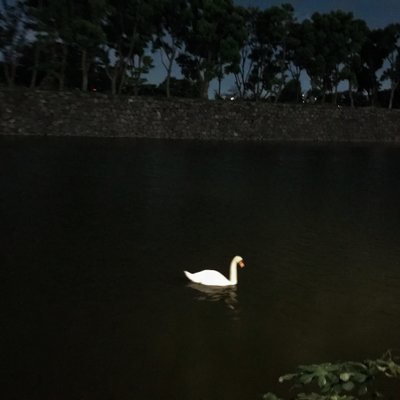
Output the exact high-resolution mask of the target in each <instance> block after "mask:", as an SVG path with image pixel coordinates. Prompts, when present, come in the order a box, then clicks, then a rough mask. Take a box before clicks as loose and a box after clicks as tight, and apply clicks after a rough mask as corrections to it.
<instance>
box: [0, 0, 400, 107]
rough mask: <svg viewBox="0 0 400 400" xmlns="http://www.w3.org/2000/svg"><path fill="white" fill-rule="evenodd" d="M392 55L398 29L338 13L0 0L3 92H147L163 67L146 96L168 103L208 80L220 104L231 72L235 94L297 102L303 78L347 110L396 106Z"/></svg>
mask: <svg viewBox="0 0 400 400" xmlns="http://www.w3.org/2000/svg"><path fill="white" fill-rule="evenodd" d="M399 49H400V24H390V25H388V26H387V27H384V28H382V29H369V27H368V26H367V24H366V23H365V21H363V20H360V19H357V18H355V17H354V16H353V14H352V13H349V12H344V11H341V10H336V11H331V12H329V13H324V14H321V13H314V14H313V15H312V16H311V17H310V18H307V19H305V20H303V21H298V20H297V19H296V17H295V10H294V8H293V6H292V5H290V4H282V5H279V6H272V7H269V8H266V9H258V8H251V7H239V6H237V5H236V4H235V3H234V1H233V0H18V1H11V0H0V64H1V69H0V84H1V83H2V84H3V85H6V86H9V87H12V86H14V85H20V86H23V85H24V86H29V87H31V88H35V87H39V88H47V89H50V88H51V89H59V90H63V89H64V88H79V89H80V90H82V91H89V90H99V91H105V92H109V93H112V94H113V95H119V94H124V93H130V94H141V92H142V93H143V94H144V93H146V92H149V90H147V89H146V85H147V84H148V82H147V74H148V73H149V72H150V70H151V69H152V68H154V65H155V64H157V63H161V66H163V67H164V73H165V75H164V76H165V81H164V82H163V83H162V84H160V85H159V88H158V89H157V90H156V91H154V90H152V91H151V92H152V93H153V94H154V93H155V94H157V95H165V96H167V97H170V96H174V95H175V96H176V95H180V94H181V91H180V90H177V89H176V88H178V87H190V88H192V89H191V90H190V91H189V93H191V96H198V97H203V98H207V97H208V93H209V87H210V82H211V81H213V80H215V81H216V82H217V90H216V96H217V97H218V98H222V97H223V96H224V94H223V93H222V82H223V80H224V79H225V78H226V77H227V76H230V77H231V78H230V80H231V81H232V82H233V86H232V88H231V89H230V92H231V95H233V96H234V97H236V98H242V99H249V100H263V101H273V102H278V101H296V102H300V101H305V100H304V99H305V97H304V93H302V92H303V88H302V87H301V84H302V83H303V84H304V82H306V81H307V79H308V82H309V84H308V85H307V86H309V87H310V90H309V92H310V94H311V97H312V98H313V99H314V100H315V99H316V101H319V102H327V101H329V102H331V103H333V104H338V103H340V102H343V101H344V102H346V101H347V103H348V104H349V105H352V106H353V105H355V103H357V99H358V98H360V97H362V98H363V99H364V104H369V105H379V104H381V105H385V106H388V107H395V106H398V103H399V100H398V98H397V97H398V95H397V90H398V87H399V83H400V54H399ZM177 74H178V76H177ZM179 75H181V76H183V79H180V78H179ZM172 78H173V85H171V79H172ZM178 81H182V82H183V83H182V84H178V83H177V82H178ZM346 82H347V89H346V90H345V91H344V92H343V87H344V86H343V85H344V84H345V83H346ZM339 88H341V90H342V94H341V96H338V93H339Z"/></svg>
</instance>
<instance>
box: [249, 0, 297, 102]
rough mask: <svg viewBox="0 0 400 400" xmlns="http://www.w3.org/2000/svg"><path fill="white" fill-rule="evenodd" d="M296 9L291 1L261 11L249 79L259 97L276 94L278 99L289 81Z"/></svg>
mask: <svg viewBox="0 0 400 400" xmlns="http://www.w3.org/2000/svg"><path fill="white" fill-rule="evenodd" d="M293 12H294V9H293V7H292V6H291V5H290V4H282V5H281V6H275V7H270V8H268V9H266V10H264V11H261V12H259V13H258V14H257V17H256V20H255V24H254V35H253V39H252V45H251V47H252V50H251V52H250V54H249V58H250V59H251V61H252V69H251V73H250V76H249V80H248V87H249V89H250V90H251V92H252V96H253V97H254V98H255V99H259V98H261V97H265V98H271V97H272V98H274V99H275V102H276V101H278V99H279V96H280V94H281V92H282V90H283V88H284V86H285V84H286V79H287V70H288V44H289V36H290V33H291V29H292V28H291V27H292V24H294V22H295V20H294V16H293Z"/></svg>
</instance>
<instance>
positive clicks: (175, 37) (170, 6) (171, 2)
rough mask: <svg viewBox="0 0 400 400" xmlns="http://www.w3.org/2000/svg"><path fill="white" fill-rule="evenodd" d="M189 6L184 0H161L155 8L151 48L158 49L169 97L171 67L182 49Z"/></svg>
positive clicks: (188, 19)
mask: <svg viewBox="0 0 400 400" xmlns="http://www.w3.org/2000/svg"><path fill="white" fill-rule="evenodd" d="M189 21H190V8H189V6H188V3H187V1H186V0H162V1H161V2H160V4H159V7H158V8H157V16H156V33H155V40H154V41H153V48H154V49H159V50H160V55H161V63H162V65H163V66H164V68H165V70H166V73H167V76H166V79H165V82H164V83H165V93H166V96H167V97H170V95H171V91H170V79H171V73H172V67H173V64H174V62H175V59H176V57H177V55H178V51H179V50H181V49H182V46H183V40H184V37H185V35H187V33H188V24H189Z"/></svg>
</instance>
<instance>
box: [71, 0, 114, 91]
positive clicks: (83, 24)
mask: <svg viewBox="0 0 400 400" xmlns="http://www.w3.org/2000/svg"><path fill="white" fill-rule="evenodd" d="M107 11H108V7H107V2H106V0H75V4H74V15H73V18H72V21H71V23H72V31H73V42H74V46H76V47H77V48H78V49H79V52H80V53H81V73H82V83H81V89H82V91H87V90H88V72H89V68H90V65H91V64H92V63H93V61H94V58H95V56H96V55H98V53H99V46H100V44H101V43H103V42H104V40H105V32H104V30H103V26H102V24H101V21H102V20H103V19H104V18H105V16H106V14H107Z"/></svg>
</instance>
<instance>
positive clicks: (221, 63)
mask: <svg viewBox="0 0 400 400" xmlns="http://www.w3.org/2000/svg"><path fill="white" fill-rule="evenodd" d="M189 3H190V8H191V16H192V18H191V22H190V26H189V30H188V33H187V35H186V37H185V41H184V44H185V53H181V54H180V55H179V56H178V58H177V61H178V64H179V65H180V67H181V70H182V73H183V75H184V76H185V77H186V78H187V79H191V80H194V81H196V82H198V87H199V96H200V97H202V98H207V96H208V87H209V84H210V81H211V80H212V79H214V78H218V79H219V82H220V80H221V79H222V76H223V75H224V74H225V72H226V70H227V69H228V68H231V67H232V65H233V64H235V63H237V62H239V51H240V48H241V46H242V43H243V40H244V31H243V28H242V27H243V20H242V18H241V16H240V13H239V12H237V9H236V8H235V7H234V5H233V2H232V0H190V1H189Z"/></svg>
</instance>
